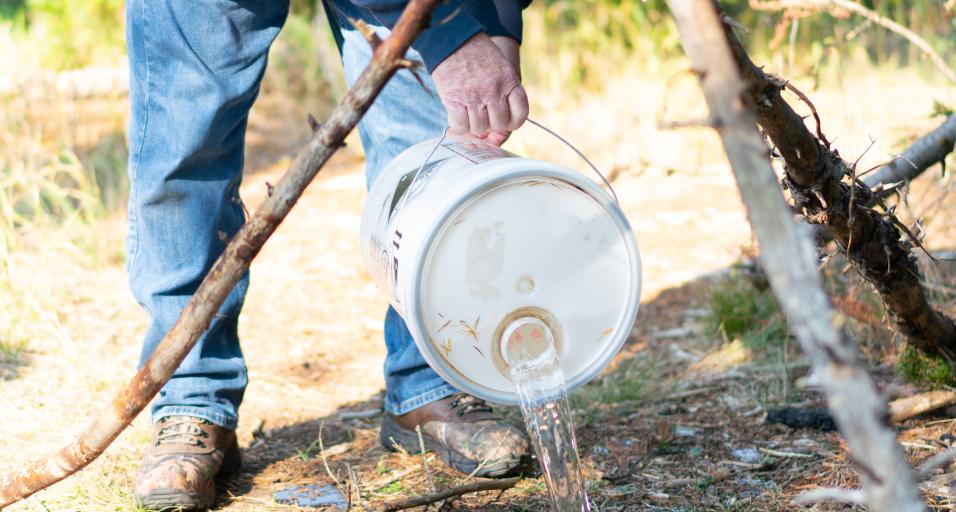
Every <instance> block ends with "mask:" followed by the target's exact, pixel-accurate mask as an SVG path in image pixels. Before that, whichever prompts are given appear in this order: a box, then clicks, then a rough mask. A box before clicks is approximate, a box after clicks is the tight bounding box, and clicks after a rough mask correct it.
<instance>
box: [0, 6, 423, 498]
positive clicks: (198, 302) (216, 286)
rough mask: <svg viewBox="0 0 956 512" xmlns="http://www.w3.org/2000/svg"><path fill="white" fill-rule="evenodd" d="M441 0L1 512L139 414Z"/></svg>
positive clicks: (98, 448)
mask: <svg viewBox="0 0 956 512" xmlns="http://www.w3.org/2000/svg"><path fill="white" fill-rule="evenodd" d="M438 1H439V0H411V1H410V2H409V3H408V6H407V7H406V8H405V11H404V12H403V13H402V16H401V18H399V20H398V23H396V25H395V28H394V29H393V30H392V34H391V36H390V37H389V38H388V39H387V40H385V41H384V42H382V43H381V44H379V45H378V47H377V48H375V51H374V53H373V56H372V60H371V62H369V64H368V66H367V67H366V68H365V71H364V72H363V73H362V75H361V76H360V77H359V78H358V80H357V81H356V82H355V85H353V86H352V88H351V90H349V92H348V94H347V95H346V96H345V97H344V98H343V99H342V101H341V102H340V103H339V105H338V106H337V107H336V108H335V110H334V111H333V112H332V115H331V116H330V117H329V119H328V121H327V122H325V123H323V124H322V125H321V127H319V129H318V131H316V132H315V133H314V134H313V137H312V139H311V140H310V141H309V143H308V145H307V146H306V147H305V148H304V149H303V150H302V151H300V152H299V154H298V155H297V156H296V158H295V160H294V161H293V163H292V165H291V167H290V168H289V170H288V171H287V172H286V174H285V175H284V176H283V177H282V179H281V180H280V181H279V182H278V183H277V184H276V185H275V188H274V190H273V193H272V194H271V195H269V196H268V197H267V198H266V200H265V201H264V202H263V204H262V206H261V207H260V208H259V209H258V210H257V211H256V213H255V215H253V216H252V218H251V219H249V222H247V223H246V224H245V225H244V226H242V228H241V229H240V230H239V233H238V234H236V236H235V237H234V238H233V239H232V240H231V241H230V242H229V244H228V245H227V246H226V249H225V251H224V252H223V254H222V255H221V256H220V257H219V259H217V260H216V262H215V263H214V264H213V266H212V268H211V269H210V271H209V273H208V274H207V275H206V277H205V278H204V279H203V281H202V283H201V284H200V285H199V288H198V289H197V290H196V293H195V294H194V295H193V297H192V299H191V300H190V301H189V303H188V304H186V307H185V308H183V311H182V313H181V314H180V316H179V319H178V320H177V322H176V324H175V325H173V327H172V329H170V331H169V332H168V333H167V334H166V336H165V337H164V338H163V340H162V341H161V342H160V344H159V346H158V347H157V348H156V350H155V351H154V352H153V354H152V356H151V357H150V358H149V360H147V361H146V363H145V364H144V365H143V366H142V367H141V368H140V369H139V371H137V372H136V375H135V376H134V377H133V379H132V380H131V381H130V383H129V384H128V385H127V386H126V387H125V388H124V389H123V390H122V391H120V392H119V393H118V394H117V395H116V397H115V398H114V399H113V402H112V403H111V404H110V405H109V406H108V407H107V408H106V409H104V410H103V411H101V412H100V414H99V415H98V416H96V417H95V418H94V419H93V421H91V422H90V423H89V424H88V425H87V426H86V428H85V429H83V431H81V432H80V434H79V435H78V436H77V437H76V438H74V439H73V440H72V441H71V442H70V443H69V444H67V445H65V446H63V447H62V448H60V449H59V450H57V451H55V452H53V453H51V454H49V455H47V456H46V457H43V458H41V459H38V460H35V461H33V462H31V463H28V464H27V465H25V466H24V467H22V468H21V469H19V470H16V471H12V472H10V473H8V474H5V475H2V476H0V508H3V507H5V506H7V505H9V504H11V503H14V502H16V501H19V500H21V499H23V498H26V497H27V496H30V495H31V494H33V493H35V492H37V491H39V490H41V489H44V488H46V487H49V486H50V485H52V484H54V483H56V482H59V481H60V480H63V479H64V478H66V477H68V476H70V475H72V474H73V473H75V472H77V471H79V470H80V469H82V468H84V467H85V466H86V465H88V464H89V463H91V462H93V460H95V459H96V458H97V457H99V455H100V454H102V453H103V451H104V450H106V448H107V447H108V446H109V445H110V443H112V442H113V440H114V439H116V437H117V436H118V435H119V434H120V432H122V431H123V429H125V428H126V427H127V426H128V425H129V424H130V422H132V421H133V418H135V417H136V415H138V414H139V413H140V411H142V410H143V408H144V407H146V405H147V404H148V403H149V401H150V400H151V399H152V398H153V396H155V395H156V393H157V392H158V391H159V389H160V388H161V387H162V386H163V385H164V384H165V383H166V381H168V380H169V378H170V377H171V376H172V374H173V372H174V371H175V370H176V368H177V367H178V366H179V364H180V363H181V362H182V360H183V359H184V358H185V357H186V354H187V353H188V352H189V350H190V349H191V348H192V347H193V346H194V345H195V344H196V341H197V340H198V339H199V336H200V335H201V334H202V333H203V332H205V331H206V329H207V328H208V327H209V323H210V322H211V320H212V318H213V317H214V315H215V314H216V313H217V312H218V310H219V308H220V306H221V305H222V303H223V301H224V300H225V298H226V296H227V295H228V294H229V292H230V291H231V290H232V288H233V287H234V286H235V285H236V283H237V282H238V281H239V279H240V278H241V277H242V275H243V274H244V273H245V272H246V271H247V270H248V268H249V264H250V263H251V262H252V259H253V258H254V257H255V256H256V254H257V253H258V252H259V250H260V249H261V248H262V245H263V244H264V243H265V242H266V240H268V238H269V236H270V235H271V234H272V233H273V231H275V229H276V227H278V225H279V223H280V222H282V220H283V219H284V218H285V216H286V215H287V214H288V213H289V211H290V210H291V209H292V207H293V206H294V205H295V203H296V201H297V200H298V199H299V197H300V196H301V195H302V192H303V191H304V190H305V188H306V187H307V186H308V184H309V183H310V182H311V181H312V179H313V178H314V177H315V175H316V174H317V173H318V172H319V170H320V169H321V168H322V166H323V165H324V164H325V162H326V161H328V159H329V157H331V156H332V154H333V153H334V152H335V151H336V150H337V149H338V148H339V147H341V146H342V142H343V141H344V139H345V136H346V135H348V133H349V132H351V131H352V129H353V128H355V125H356V124H357V123H358V121H359V119H360V118H361V117H362V115H363V114H364V113H365V111H366V110H368V108H369V106H370V105H371V104H372V102H373V101H374V100H375V97H376V96H378V94H379V92H380V91H381V90H382V87H384V85H385V83H386V82H387V81H388V79H389V78H391V76H392V75H393V74H394V73H395V71H397V70H398V69H399V67H400V62H401V61H402V59H404V56H405V52H406V51H407V50H408V47H409V46H410V45H411V42H412V40H414V39H415V37H416V36H417V35H418V34H419V33H420V32H421V31H422V30H423V29H424V27H425V26H426V24H427V23H428V20H429V17H430V13H431V11H432V10H433V9H434V7H435V5H436V4H437V3H438Z"/></svg>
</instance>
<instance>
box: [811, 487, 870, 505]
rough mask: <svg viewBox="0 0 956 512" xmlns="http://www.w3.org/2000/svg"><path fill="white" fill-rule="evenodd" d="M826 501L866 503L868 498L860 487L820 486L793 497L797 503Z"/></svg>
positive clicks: (854, 503) (853, 503) (851, 503)
mask: <svg viewBox="0 0 956 512" xmlns="http://www.w3.org/2000/svg"><path fill="white" fill-rule="evenodd" d="M824 501H835V502H837V503H847V504H850V505H865V504H866V499H865V497H864V494H863V491H861V490H860V489H843V488H841V487H818V488H816V489H810V490H809V491H807V492H803V493H800V494H799V495H797V497H795V498H793V502H794V503H796V504H797V505H813V504H814V503H821V502H824Z"/></svg>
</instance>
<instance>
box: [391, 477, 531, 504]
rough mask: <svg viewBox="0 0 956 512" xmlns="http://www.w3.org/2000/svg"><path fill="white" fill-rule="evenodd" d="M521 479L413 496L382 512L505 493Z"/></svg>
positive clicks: (496, 481) (393, 502)
mask: <svg viewBox="0 0 956 512" xmlns="http://www.w3.org/2000/svg"><path fill="white" fill-rule="evenodd" d="M520 480H521V479H520V478H517V477H516V478H505V479H502V480H477V481H474V482H471V483H470V484H465V485H459V486H457V487H451V488H449V489H445V490H444V491H440V492H436V493H434V494H428V495H425V496H412V497H408V498H401V499H397V500H392V501H389V502H387V503H385V505H384V506H383V507H382V512H393V511H395V510H405V509H407V508H413V507H421V506H422V505H428V504H430V503H437V502H439V501H444V500H447V499H449V498H454V497H456V496H461V495H464V494H471V493H473V492H481V491H504V490H507V489H511V488H512V487H514V486H515V484H517V483H518V482H519V481H520Z"/></svg>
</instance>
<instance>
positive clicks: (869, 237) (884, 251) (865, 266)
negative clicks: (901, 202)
mask: <svg viewBox="0 0 956 512" xmlns="http://www.w3.org/2000/svg"><path fill="white" fill-rule="evenodd" d="M785 1H791V0H785ZM728 41H729V42H730V46H731V51H732V52H733V54H734V58H735V60H736V62H737V65H738V67H739V70H740V72H741V74H742V76H743V78H744V80H745V83H746V85H747V89H746V93H747V95H748V96H749V98H750V100H751V101H752V102H753V103H754V106H755V108H756V114H757V122H758V123H759V124H760V126H761V127H762V128H763V130H764V133H765V134H766V135H767V136H768V137H769V139H770V140H771V142H772V143H773V144H774V145H775V147H776V149H777V150H778V151H779V152H780V154H781V156H782V157H783V159H784V161H785V163H786V166H785V169H784V171H785V173H784V174H785V175H784V178H783V186H784V187H785V188H786V189H787V190H788V191H789V193H790V196H791V197H792V199H793V201H794V203H795V205H796V207H797V208H798V209H799V210H800V211H801V212H802V213H803V215H804V216H805V217H806V218H807V220H808V221H809V222H811V223H814V224H820V225H822V226H824V227H825V229H826V230H827V232H828V233H829V234H830V235H831V236H832V237H833V239H834V240H836V242H837V243H838V245H840V246H841V247H842V248H843V250H844V252H846V254H847V257H848V259H849V260H850V261H851V263H853V265H854V266H855V268H856V269H857V270H858V271H859V272H860V273H861V274H862V275H863V277H864V278H865V279H866V280H867V281H869V282H870V283H871V284H873V286H874V287H875V288H876V289H877V291H878V292H879V293H880V296H881V297H882V299H883V302H884V304H885V305H886V307H887V310H888V312H889V313H890V316H891V317H892V318H893V320H894V321H895V322H896V324H897V325H898V326H899V328H900V330H901V331H902V332H903V334H905V335H906V336H907V341H908V342H909V343H910V344H912V345H913V346H915V347H917V348H920V349H922V350H924V351H927V352H931V353H935V354H938V355H942V356H943V357H946V358H947V359H948V360H950V361H954V360H956V324H954V323H953V321H952V320H951V319H950V318H947V317H946V316H944V315H942V314H941V313H940V312H938V311H937V310H935V309H934V308H933V307H932V305H930V303H929V301H928V298H927V294H926V292H925V290H924V289H923V287H922V283H921V280H920V271H919V267H918V266H917V264H916V258H915V256H913V254H912V253H911V251H910V247H909V245H910V244H911V243H912V244H915V245H919V241H918V240H915V239H914V241H912V242H908V241H906V240H904V239H903V233H904V232H906V231H909V230H901V229H898V228H899V226H900V225H901V223H900V222H899V221H898V220H897V219H896V217H895V215H893V214H892V211H889V210H887V211H883V212H881V211H878V210H877V209H875V207H877V206H878V197H876V196H875V194H874V192H873V191H872V190H870V188H869V187H867V186H864V185H862V184H861V182H860V180H859V179H858V177H855V176H854V171H853V169H852V165H850V164H849V163H847V162H846V161H844V160H843V159H842V158H840V156H839V154H838V153H837V152H836V151H833V150H831V149H829V148H827V147H826V146H825V145H824V144H823V142H822V140H821V139H819V138H818V137H816V136H814V135H813V134H812V133H811V132H810V131H809V130H808V129H807V127H806V124H805V123H804V119H803V117H801V116H800V115H798V114H797V113H796V112H794V110H793V108H792V107H791V106H790V105H789V104H788V103H787V102H786V101H785V100H784V99H783V98H782V96H781V91H782V90H783V89H784V88H785V86H786V81H785V80H781V79H779V78H776V77H773V76H770V75H768V74H767V73H765V72H764V71H763V69H761V68H760V67H758V66H756V65H755V64H754V63H753V62H752V61H751V60H750V57H749V55H747V52H746V50H744V48H743V46H742V45H741V44H740V41H738V40H737V37H736V36H735V35H734V34H733V33H732V32H730V31H729V29H728ZM954 124H956V122H954ZM907 158H909V157H907ZM910 160H912V159H910ZM851 198H852V201H851ZM851 203H852V204H851ZM851 218H852V219H853V222H852V223H851V222H850V219H851ZM904 227H905V226H904ZM851 241H852V243H851Z"/></svg>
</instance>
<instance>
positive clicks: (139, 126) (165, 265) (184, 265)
mask: <svg viewBox="0 0 956 512" xmlns="http://www.w3.org/2000/svg"><path fill="white" fill-rule="evenodd" d="M335 3H336V7H338V9H334V10H336V11H337V12H340V13H342V12H344V13H347V14H348V15H349V16H353V17H360V18H363V19H365V20H366V21H367V22H369V23H370V24H374V23H375V20H374V18H372V17H371V16H369V15H368V14H367V13H365V12H363V11H360V10H358V9H356V8H355V7H353V6H351V4H349V3H348V2H346V1H344V0H337V1H336V2H335ZM288 9H289V4H288V1H282V0H214V1H206V2H191V1H186V0H167V1H164V2H158V1H150V0H128V1H127V3H126V12H127V46H128V48H129V60H130V103H131V118H130V126H129V137H130V141H129V142H130V144H129V148H130V156H129V176H130V182H131V191H130V200H129V235H128V239H127V269H128V271H129V281H130V287H131V288H132V291H133V294H134V296H135V297H136V299H137V301H139V303H140V304H141V305H142V306H143V307H144V308H145V309H146V311H147V312H148V313H149V316H150V323H149V327H148V329H147V331H146V334H145V338H144V342H143V350H142V354H141V357H140V364H141V365H142V364H143V362H145V360H146V358H148V357H149V355H150V354H152V352H153V350H154V349H155V348H156V346H157V345H158V344H159V341H160V340H161V339H162V337H163V336H164V335H165V334H166V332H167V331H168V330H169V329H170V328H171V327H172V325H173V323H174V322H175V321H176V319H177V318H178V317H179V313H180V311H181V310H182V308H183V306H185V304H186V302H187V301H188V300H189V299H190V298H191V297H192V294H193V293H194V292H195V290H196V288H197V287H198V286H199V283H200V281H201V280H202V278H203V276H204V275H205V274H206V272H207V271H208V270H209V268H210V267H211V266H212V264H213V262H214V261H215V259H216V258H217V257H218V256H219V254H220V253H221V252H222V250H223V248H224V247H225V242H224V241H223V240H228V239H229V238H231V237H232V236H233V235H235V233H236V232H237V231H238V230H239V228H240V226H241V225H242V224H243V222H244V221H245V219H244V214H243V208H242V204H241V202H240V200H239V184H240V181H241V178H242V166H243V150H244V138H245V132H246V124H247V121H248V114H249V109H250V108H251V107H252V104H253V102H254V101H255V99H256V96H257V95H258V92H259V84H260V82H261V79H262V75H263V73H264V71H265V67H266V57H267V54H268V50H269V47H270V45H271V44H272V41H273V40H274V38H275V36H276V35H277V34H278V32H279V30H280V29H281V27H282V25H283V23H284V22H285V19H286V17H287V15H288ZM340 26H343V35H344V40H345V43H344V45H343V62H344V64H345V70H346V76H347V77H348V80H349V82H350V83H351V82H352V81H354V80H355V79H356V78H357V76H358V74H359V73H360V72H361V69H362V68H363V67H364V65H365V63H366V62H367V61H368V59H369V58H370V56H371V53H370V51H369V50H368V45H367V43H365V41H364V40H362V39H361V36H360V35H358V34H357V33H356V32H355V31H354V30H351V29H350V27H348V26H344V25H341V24H340ZM345 28H349V29H348V30H346V29H345ZM379 28H380V27H379ZM380 30H382V31H383V32H385V30H384V29H381V28H380ZM409 57H410V58H416V57H417V56H416V55H415V54H414V52H411V54H410V55H409ZM426 83H428V84H429V85H430V82H426ZM444 122H445V112H444V110H443V108H442V106H441V104H440V102H439V101H438V100H437V99H435V97H433V96H430V95H429V94H428V93H426V92H425V91H424V90H423V89H422V88H421V87H420V86H419V85H418V83H417V82H416V81H415V80H414V78H413V77H412V76H411V75H410V74H409V73H408V72H407V71H403V72H401V73H399V75H396V77H395V78H393V79H392V81H391V82H390V84H389V85H388V87H386V89H385V91H384V92H383V94H382V95H381V96H380V97H379V98H378V100H377V101H376V103H375V105H374V106H373V107H372V109H371V110H370V111H369V113H368V115H367V116H366V117H365V119H364V120H363V122H362V124H361V126H360V134H361V137H362V143H363V146H364V147H365V151H366V155H367V166H366V173H367V179H368V182H369V183H371V182H372V180H374V178H375V176H376V175H377V174H378V172H379V171H381V169H382V168H383V166H384V165H385V164H386V163H387V162H388V161H389V160H390V159H391V158H392V157H394V156H395V155H397V154H398V153H399V152H401V151H402V150H403V149H405V148H406V147H408V146H410V145H412V144H415V143H417V142H420V141H421V140H424V139H427V138H430V137H434V136H436V135H440V133H441V130H442V127H443V126H444ZM248 284H249V281H248V276H246V277H245V278H243V279H242V280H241V281H240V282H239V284H238V285H237V286H236V288H235V289H234V290H233V291H232V293H230V295H229V297H228V298H227V299H226V301H225V303H224V304H223V306H222V308H221V310H220V311H219V314H218V315H216V317H215V319H214V320H213V322H212V324H211V325H210V327H209V330H208V331H207V332H206V333H205V334H204V335H203V336H202V337H201V338H200V339H199V342H198V343H197V344H196V346H195V347H194V348H193V350H192V351H191V352H190V353H189V354H188V355H187V357H186V359H185V360H184V361H183V363H182V364H181V365H180V367H179V368H178V369H177V370H176V373H175V374H174V375H173V378H172V379H170V381H169V383H167V384H166V385H165V386H164V387H163V389H162V390H161V391H160V393H159V396H158V397H157V398H156V400H154V402H153V406H152V417H153V420H154V421H155V420H158V419H160V418H162V417H165V416H171V415H190V416H196V417H200V418H204V419H207V420H209V421H211V422H213V423H215V424H217V425H220V426H223V427H226V428H235V426H236V423H237V418H238V413H237V411H238V408H239V404H240V403H241V401H242V396H243V392H244V390H245V387H246V383H247V374H246V365H245V362H244V360H243V356H242V351H241V349H240V347H239V337H238V330H237V323H238V317H239V311H240V309H241V307H242V303H243V298H244V296H245V293H246V290H247V288H248ZM295 342H296V340H285V343H290V344H291V343H295ZM385 342H386V346H387V348H388V355H387V357H386V361H385V377H386V404H385V405H386V408H387V410H388V411H389V412H391V413H393V414H403V413H405V412H408V411H410V410H412V409H415V408H417V407H419V406H421V405H424V404H426V403H429V402H431V401H434V400H438V399H441V398H444V397H446V396H448V395H450V394H452V393H453V392H454V391H455V390H454V388H452V387H451V386H449V385H448V384H447V383H445V382H444V381H443V380H442V379H441V378H440V377H439V376H438V375H437V374H436V373H435V372H434V371H433V370H432V369H431V368H429V367H428V365H427V364H426V363H425V360H424V359H423V358H422V356H421V354H420V353H419V352H418V350H417V348H416V347H415V344H414V342H413V341H412V338H411V335H410V334H409V332H408V329H407V328H406V326H405V324H404V322H403V321H402V320H401V318H400V317H399V316H398V315H397V314H396V313H395V312H394V311H389V312H388V314H387V315H386V319H385ZM317 399H318V398H317Z"/></svg>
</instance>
